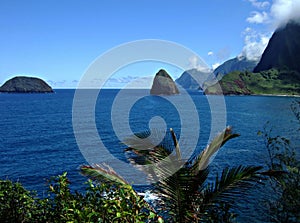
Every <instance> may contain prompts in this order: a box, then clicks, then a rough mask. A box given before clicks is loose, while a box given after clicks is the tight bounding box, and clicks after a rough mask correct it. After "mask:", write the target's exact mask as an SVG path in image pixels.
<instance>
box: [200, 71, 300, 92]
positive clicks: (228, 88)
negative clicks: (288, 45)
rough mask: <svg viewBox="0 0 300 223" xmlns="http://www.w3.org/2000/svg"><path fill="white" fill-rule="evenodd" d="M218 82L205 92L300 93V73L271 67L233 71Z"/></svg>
mask: <svg viewBox="0 0 300 223" xmlns="http://www.w3.org/2000/svg"><path fill="white" fill-rule="evenodd" d="M219 84H220V86H221V89H220V88H219V87H218V86H217V84H215V85H212V86H209V87H207V88H206V89H205V94H224V95H255V94H271V95H300V73H299V72H296V71H289V70H277V69H270V70H267V71H262V72H259V73H251V72H233V73H230V74H227V75H226V76H224V77H223V78H222V80H221V81H220V82H219Z"/></svg>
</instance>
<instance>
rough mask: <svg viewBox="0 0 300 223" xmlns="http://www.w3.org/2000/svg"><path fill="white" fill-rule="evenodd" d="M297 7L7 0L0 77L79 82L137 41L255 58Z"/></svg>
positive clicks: (277, 1)
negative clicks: (101, 60)
mask: <svg viewBox="0 0 300 223" xmlns="http://www.w3.org/2000/svg"><path fill="white" fill-rule="evenodd" d="M293 4H294V5H293ZM299 5H300V4H299V0H273V1H268V0H266V1H259V0H229V1H224V0H209V1H204V0H185V1H183V0H180V1H179V0H151V1H148V0H126V1H125V0H101V1H100V0H89V1H79V0H78V1H74V0H73V1H70V0H51V1H50V0H43V1H41V0H36V1H34V0H27V1H23V0H19V1H15V0H2V1H0V83H4V81H6V80H7V79H9V78H10V77H13V76H16V75H29V76H38V77H41V78H43V79H44V80H46V81H48V82H50V83H51V84H53V87H57V88H60V87H76V83H77V81H78V80H80V78H81V76H82V75H83V74H84V72H85V70H86V69H87V68H88V66H89V65H90V64H91V63H92V62H93V61H94V60H95V59H96V58H97V57H98V56H100V55H101V54H103V53H104V52H106V51H108V50H110V49H111V48H113V47H115V46H117V45H120V44H124V43H126V42H129V41H134V40H140V39H162V40H168V41H173V42H176V43H179V44H181V45H183V46H186V47H188V48H190V49H191V50H193V51H194V52H196V53H197V54H198V55H199V56H200V57H201V58H203V60H204V61H205V62H206V63H207V64H208V65H209V66H211V67H214V66H217V64H220V63H222V62H224V61H225V60H227V59H229V58H232V57H235V56H237V55H240V54H244V55H246V56H247V55H248V56H249V57H251V56H252V55H253V54H252V52H253V49H255V50H256V51H259V52H256V54H259V53H261V52H260V51H262V50H263V49H264V47H265V45H266V44H267V41H268V39H269V38H270V36H271V34H272V32H273V31H274V29H275V28H276V26H278V24H280V23H281V22H282V21H283V20H284V19H286V18H287V16H288V15H290V14H292V10H293V8H295V6H299ZM281 9H282V10H284V11H282V13H281ZM276 10H277V11H276ZM281 14H282V15H281ZM254 54H255V53H254ZM250 59H251V58H250ZM252 59H253V58H252ZM254 59H257V58H254ZM155 68H156V67H155ZM128 72H129V71H128ZM130 72H132V73H130V74H129V73H125V72H124V74H123V77H117V78H123V81H125V82H126V81H128V79H126V78H127V76H130V77H134V76H139V75H140V73H139V71H138V70H134V69H132V71H130ZM143 72H149V73H147V74H151V72H153V68H152V70H149V71H147V70H144V71H143ZM180 72H181V71H177V73H176V72H175V73H174V74H171V75H172V76H173V77H174V78H176V77H178V75H180ZM153 75H154V74H153ZM129 79H130V78H129Z"/></svg>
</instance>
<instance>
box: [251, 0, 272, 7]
mask: <svg viewBox="0 0 300 223" xmlns="http://www.w3.org/2000/svg"><path fill="white" fill-rule="evenodd" d="M248 1H249V2H250V3H251V4H252V5H253V6H254V7H255V8H258V9H265V8H267V7H269V6H270V2H268V1H263V2H260V1H257V0H248Z"/></svg>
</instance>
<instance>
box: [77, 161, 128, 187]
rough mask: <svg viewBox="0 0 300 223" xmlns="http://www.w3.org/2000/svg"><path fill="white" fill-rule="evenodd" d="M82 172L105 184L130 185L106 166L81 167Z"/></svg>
mask: <svg viewBox="0 0 300 223" xmlns="http://www.w3.org/2000/svg"><path fill="white" fill-rule="evenodd" d="M80 172H81V174H82V175H84V176H87V177H90V178H92V179H94V180H97V181H99V182H103V183H109V184H111V183H113V184H119V185H129V183H128V182H126V180H124V179H123V178H122V177H121V176H120V175H118V174H117V173H116V172H115V171H114V170H113V169H112V168H111V167H110V166H108V165H106V164H102V165H98V164H97V165H95V166H86V165H83V166H81V167H80Z"/></svg>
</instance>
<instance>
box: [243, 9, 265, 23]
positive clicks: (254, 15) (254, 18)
mask: <svg viewBox="0 0 300 223" xmlns="http://www.w3.org/2000/svg"><path fill="white" fill-rule="evenodd" d="M268 21H269V15H268V13H267V12H265V11H264V12H257V11H253V12H251V15H250V17H248V18H247V22H249V23H257V24H260V23H267V22H268Z"/></svg>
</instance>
